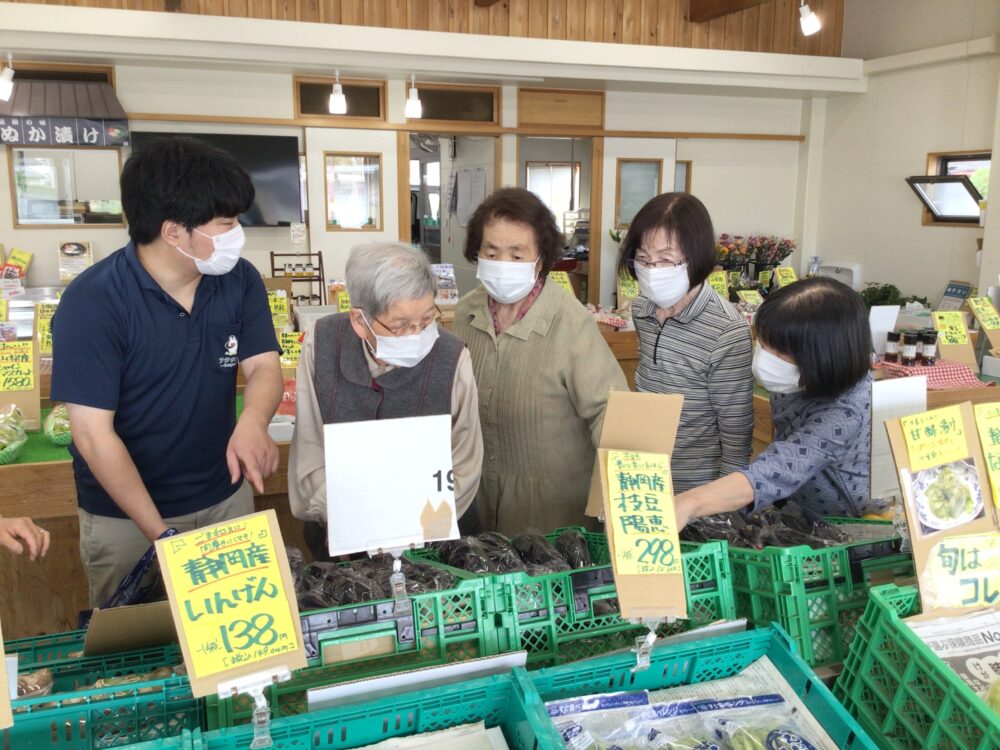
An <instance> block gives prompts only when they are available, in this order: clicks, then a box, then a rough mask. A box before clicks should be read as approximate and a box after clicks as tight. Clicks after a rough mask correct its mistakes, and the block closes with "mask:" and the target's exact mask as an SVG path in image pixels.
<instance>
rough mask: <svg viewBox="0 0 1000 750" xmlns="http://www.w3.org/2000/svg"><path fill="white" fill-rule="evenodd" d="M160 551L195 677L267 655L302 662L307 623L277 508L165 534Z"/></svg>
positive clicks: (255, 662)
mask: <svg viewBox="0 0 1000 750" xmlns="http://www.w3.org/2000/svg"><path fill="white" fill-rule="evenodd" d="M156 554H157V558H158V559H159V561H160V568H161V570H162V571H163V579H164V583H165V584H166V589H167V596H168V598H169V599H170V604H171V609H172V611H173V614H174V621H175V623H176V625H177V634H178V636H179V637H180V641H181V646H182V648H183V650H184V660H185V662H186V664H187V668H188V674H189V675H190V676H191V682H192V685H193V684H194V683H195V681H196V680H197V681H204V680H206V678H212V677H215V678H216V679H218V677H221V676H223V675H225V676H226V678H227V679H228V678H230V676H231V675H230V674H229V673H230V672H231V670H238V669H243V670H244V671H250V672H252V671H255V670H253V669H251V668H252V667H259V668H261V669H263V668H264V666H265V665H264V664H263V663H265V662H267V664H268V665H273V664H277V663H286V664H287V666H288V667H289V668H294V667H296V666H298V664H303V665H304V663H305V658H304V651H303V649H302V626H301V624H300V622H299V615H298V607H297V606H296V605H295V598H294V590H293V588H292V585H291V575H290V572H289V569H288V558H287V557H286V554H285V548H284V545H283V544H282V542H281V533H280V531H279V530H278V524H277V516H275V514H274V511H273V510H269V511H265V512H263V513H254V514H253V515H249V516H243V517H242V518H236V519H233V520H232V521H226V522H224V523H221V524H218V525H215V526H210V527H207V528H202V529H197V530H195V531H190V532H188V533H186V534H177V535H176V536H171V537H167V538H165V539H161V540H159V541H157V543H156ZM296 652H299V654H301V659H300V660H299V659H296V658H295V654H296ZM285 660H287V662H286V661H285ZM204 684H205V683H204V682H200V686H204ZM205 692H210V690H204V689H203V688H202V689H200V690H196V692H195V695H201V694H204V693H205Z"/></svg>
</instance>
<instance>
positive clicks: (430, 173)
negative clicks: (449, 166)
mask: <svg viewBox="0 0 1000 750" xmlns="http://www.w3.org/2000/svg"><path fill="white" fill-rule="evenodd" d="M424 174H425V176H426V177H427V187H441V162H439V161H429V162H427V171H426V172H425V173H424Z"/></svg>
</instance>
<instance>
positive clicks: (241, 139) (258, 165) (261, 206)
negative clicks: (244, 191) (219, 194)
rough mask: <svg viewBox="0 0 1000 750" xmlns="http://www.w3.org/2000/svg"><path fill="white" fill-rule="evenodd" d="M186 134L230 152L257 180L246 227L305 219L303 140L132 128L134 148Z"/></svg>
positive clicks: (243, 216)
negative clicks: (301, 172)
mask: <svg viewBox="0 0 1000 750" xmlns="http://www.w3.org/2000/svg"><path fill="white" fill-rule="evenodd" d="M175 135H183V136H187V137H189V138H198V139H199V140H202V141H206V142H207V143H211V144H212V145H213V146H218V147H219V148H221V149H222V150H223V151H228V152H229V153H230V154H232V156H233V158H235V159H236V161H237V163H239V165H240V166H241V167H243V169H245V170H246V172H247V174H249V175H250V179H251V180H253V186H254V190H255V191H256V193H257V194H256V196H255V198H254V202H253V205H252V206H250V210H248V211H247V212H246V213H243V214H240V223H241V224H242V225H243V226H246V227H277V226H288V224H290V223H291V222H293V221H302V201H301V200H300V192H299V191H300V183H299V140H298V138H296V137H295V136H285V135H232V134H227V133H150V132H139V131H132V148H133V150H135V149H138V148H141V147H142V146H143V144H145V143H148V142H149V141H152V140H155V139H157V138H165V137H166V138H169V137H171V136H175Z"/></svg>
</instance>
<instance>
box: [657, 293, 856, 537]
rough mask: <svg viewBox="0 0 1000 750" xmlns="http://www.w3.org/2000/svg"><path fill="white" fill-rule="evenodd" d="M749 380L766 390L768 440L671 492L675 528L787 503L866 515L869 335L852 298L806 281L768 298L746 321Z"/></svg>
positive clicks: (819, 510)
mask: <svg viewBox="0 0 1000 750" xmlns="http://www.w3.org/2000/svg"><path fill="white" fill-rule="evenodd" d="M754 325H755V329H756V332H757V344H756V347H755V349H754V355H753V372H754V376H755V377H756V378H757V380H758V381H759V382H760V384H761V385H763V386H764V387H765V388H767V390H768V391H770V393H771V414H772V419H773V421H774V427H775V440H774V442H773V443H771V445H769V446H768V447H767V448H766V449H765V450H764V451H763V452H762V453H761V454H760V455H759V456H757V458H756V459H754V460H753V461H751V463H750V466H748V467H747V468H745V469H742V470H740V471H737V472H734V473H732V474H729V475H728V476H725V477H722V478H721V479H718V480H716V481H714V482H710V483H708V484H706V485H703V486H701V487H698V488H696V489H693V490H690V491H688V492H683V493H681V494H679V495H678V496H677V499H676V505H677V522H678V525H679V526H684V525H685V524H687V522H688V521H690V520H691V519H692V518H696V517H699V516H708V515H712V514H714V513H722V512H725V511H733V510H738V509H740V508H743V507H745V506H748V505H751V504H752V505H753V508H754V509H759V508H762V507H765V506H767V505H770V504H772V503H774V502H775V501H777V500H782V499H785V498H790V499H793V500H795V501H796V502H797V503H799V504H800V505H801V506H803V507H805V508H807V509H809V510H812V511H814V512H816V513H819V514H821V515H824V516H855V517H856V516H861V515H864V514H865V513H868V512H870V511H872V510H875V508H873V506H872V504H871V500H870V497H869V487H868V484H869V481H868V480H869V474H870V472H871V403H872V402H871V398H872V396H871V374H870V372H869V370H870V363H871V360H870V358H871V351H872V345H871V332H870V330H869V326H868V312H867V310H866V309H865V305H864V302H862V300H861V297H860V296H859V295H858V294H857V293H856V292H854V291H853V290H852V289H850V288H849V287H847V286H845V285H844V284H841V283H840V282H839V281H834V280H833V279H827V278H823V277H816V278H810V279H805V280H803V281H799V282H797V283H795V284H791V285H789V286H787V287H784V288H782V289H779V290H777V291H775V292H773V293H772V294H771V295H770V296H769V297H768V298H767V300H766V301H765V302H764V304H763V305H761V307H760V310H758V312H757V319H756V321H755V323H754Z"/></svg>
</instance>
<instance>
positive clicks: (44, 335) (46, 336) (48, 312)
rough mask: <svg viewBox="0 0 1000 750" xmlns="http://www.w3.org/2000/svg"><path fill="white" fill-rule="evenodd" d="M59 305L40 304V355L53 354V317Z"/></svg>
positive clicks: (37, 308) (38, 307) (38, 311)
mask: <svg viewBox="0 0 1000 750" xmlns="http://www.w3.org/2000/svg"><path fill="white" fill-rule="evenodd" d="M58 306H59V305H58V304H57V303H55V302H39V303H38V306H37V307H36V308H35V309H36V312H37V313H38V353H39V354H49V355H51V354H52V316H53V315H55V314H56V308H57V307H58Z"/></svg>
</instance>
